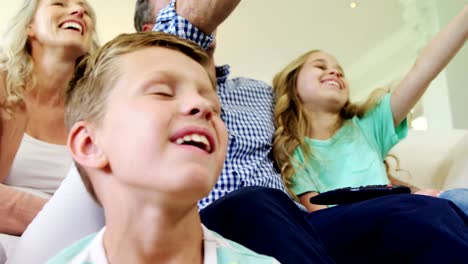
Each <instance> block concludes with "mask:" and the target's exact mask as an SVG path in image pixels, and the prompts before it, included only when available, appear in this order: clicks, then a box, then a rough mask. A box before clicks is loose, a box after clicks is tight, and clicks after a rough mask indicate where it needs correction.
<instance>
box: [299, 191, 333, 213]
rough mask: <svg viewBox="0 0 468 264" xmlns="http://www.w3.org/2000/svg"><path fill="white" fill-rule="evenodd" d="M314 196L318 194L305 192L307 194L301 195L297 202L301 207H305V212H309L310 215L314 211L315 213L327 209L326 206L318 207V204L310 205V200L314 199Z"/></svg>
mask: <svg viewBox="0 0 468 264" xmlns="http://www.w3.org/2000/svg"><path fill="white" fill-rule="evenodd" d="M316 195H318V192H307V193H304V194H301V195H300V196H299V201H300V202H301V204H302V205H304V206H305V208H306V209H307V211H309V212H310V213H312V212H314V211H317V210H320V209H325V208H327V206H326V205H319V204H311V203H310V198H311V197H314V196H316Z"/></svg>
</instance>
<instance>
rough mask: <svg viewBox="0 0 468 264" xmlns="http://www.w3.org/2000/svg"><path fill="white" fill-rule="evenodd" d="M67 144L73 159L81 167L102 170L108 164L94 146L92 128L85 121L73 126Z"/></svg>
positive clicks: (96, 146)
mask: <svg viewBox="0 0 468 264" xmlns="http://www.w3.org/2000/svg"><path fill="white" fill-rule="evenodd" d="M67 144H68V149H69V150H70V152H71V154H72V156H73V159H74V160H75V161H76V162H77V163H78V164H80V165H81V166H83V167H87V168H94V169H103V168H104V167H106V166H107V165H108V164H109V161H108V159H107V156H106V155H105V153H104V152H103V151H102V149H101V148H100V147H99V145H98V144H96V137H95V133H94V131H93V126H91V125H90V124H89V123H87V122H85V121H79V122H77V123H75V124H74V125H73V127H72V128H71V130H70V133H69V135H68V142H67Z"/></svg>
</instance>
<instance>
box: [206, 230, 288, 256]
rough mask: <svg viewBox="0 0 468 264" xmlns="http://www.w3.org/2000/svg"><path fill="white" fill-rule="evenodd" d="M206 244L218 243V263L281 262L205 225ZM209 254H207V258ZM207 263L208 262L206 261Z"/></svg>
mask: <svg viewBox="0 0 468 264" xmlns="http://www.w3.org/2000/svg"><path fill="white" fill-rule="evenodd" d="M203 229H204V230H203V232H204V236H205V238H204V240H205V246H206V245H207V243H213V244H216V256H217V263H218V264H231V263H246V264H249V263H252V264H264V263H265V264H266V263H279V262H278V261H277V260H276V259H274V258H273V257H269V256H266V255H261V254H258V253H256V252H254V251H252V250H250V249H248V248H246V247H244V246H242V245H240V244H238V243H236V242H234V241H231V240H229V239H226V238H224V237H222V236H221V235H219V234H217V233H216V232H214V231H211V230H209V229H207V228H206V227H203ZM205 252H206V251H205ZM207 257H208V256H206V255H205V260H206V258H207ZM205 263H207V262H206V261H205Z"/></svg>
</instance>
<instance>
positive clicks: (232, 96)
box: [153, 0, 286, 209]
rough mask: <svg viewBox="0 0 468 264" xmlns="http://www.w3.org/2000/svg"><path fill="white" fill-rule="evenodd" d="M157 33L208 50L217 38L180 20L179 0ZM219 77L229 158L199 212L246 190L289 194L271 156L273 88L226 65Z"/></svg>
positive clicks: (164, 16) (158, 23) (160, 19)
mask: <svg viewBox="0 0 468 264" xmlns="http://www.w3.org/2000/svg"><path fill="white" fill-rule="evenodd" d="M153 30H154V31H162V32H166V33H169V34H173V35H177V36H179V37H181V38H185V39H189V40H192V41H194V42H196V43H197V44H198V45H200V46H201V47H202V48H204V49H207V48H208V47H209V45H210V44H211V42H212V41H213V38H214V37H213V36H212V35H211V36H208V35H206V34H204V33H203V32H201V31H200V30H199V29H197V28H196V27H195V26H193V25H192V24H191V23H190V22H189V21H188V20H186V19H185V18H183V17H181V16H179V15H177V13H176V11H175V0H173V1H172V2H171V3H170V4H169V5H168V6H167V7H166V8H164V9H162V10H161V11H160V13H159V15H158V18H157V21H156V25H155V27H154V29H153ZM216 77H217V81H218V96H219V98H220V100H221V108H222V111H221V118H222V119H223V120H224V122H225V123H226V126H227V128H228V131H229V140H228V153H227V156H226V161H225V162H224V169H223V171H222V172H221V176H220V178H219V180H218V182H217V183H216V185H215V187H214V188H213V190H212V191H211V193H210V194H209V195H208V196H207V197H205V198H203V199H202V200H200V201H199V202H198V207H199V209H203V208H204V207H206V206H207V205H209V204H210V203H212V202H213V201H215V200H216V199H218V198H220V197H222V196H224V195H225V194H227V193H229V192H231V191H233V190H236V189H238V188H240V187H244V186H264V187H269V188H274V189H279V190H282V191H284V192H285V193H286V190H285V188H284V185H283V183H282V180H281V176H280V174H279V173H278V172H277V171H276V170H275V168H274V165H273V161H272V159H271V157H270V152H271V150H272V137H273V132H274V129H275V126H274V120H273V108H274V94H273V90H272V88H271V87H270V86H269V85H267V84H266V83H264V82H261V81H257V80H252V79H248V78H235V79H230V78H229V66H227V65H225V66H222V67H217V68H216Z"/></svg>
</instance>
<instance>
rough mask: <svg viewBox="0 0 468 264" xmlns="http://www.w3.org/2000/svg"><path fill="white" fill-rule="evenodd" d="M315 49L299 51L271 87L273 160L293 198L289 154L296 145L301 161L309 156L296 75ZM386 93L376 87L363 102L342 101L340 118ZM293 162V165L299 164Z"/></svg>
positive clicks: (364, 110) (306, 124)
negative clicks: (273, 92)
mask: <svg viewBox="0 0 468 264" xmlns="http://www.w3.org/2000/svg"><path fill="white" fill-rule="evenodd" d="M317 52H322V51H320V50H311V51H308V52H306V53H304V54H302V55H301V56H299V57H298V58H296V59H295V60H293V61H292V62H291V63H289V64H288V65H287V66H286V67H285V68H284V69H283V70H282V71H280V72H279V73H278V74H276V75H275V77H274V78H273V89H274V91H275V96H276V105H275V109H274V118H275V127H276V129H275V133H274V139H273V160H274V161H275V163H276V166H277V167H278V169H279V170H280V172H281V176H282V179H283V182H284V184H285V186H286V188H287V190H288V192H289V193H290V194H291V196H292V197H294V198H295V199H296V200H299V199H298V197H297V196H296V195H295V194H294V193H293V192H292V190H291V184H292V183H291V178H292V177H293V176H294V174H295V169H294V166H293V162H294V161H295V160H293V159H294V158H293V155H292V154H293V152H294V150H295V149H296V148H298V147H299V148H300V149H301V150H302V152H303V153H304V157H305V160H304V162H303V164H305V163H307V162H309V161H310V159H311V158H312V157H313V153H312V149H311V148H310V146H309V145H307V144H306V143H305V138H306V137H307V136H308V135H309V134H310V127H311V120H310V117H309V115H307V113H306V111H305V108H304V106H303V105H302V102H301V100H300V98H299V96H298V95H297V87H296V86H297V77H298V75H299V72H300V71H301V69H302V67H303V66H304V64H305V63H306V62H307V59H308V58H309V56H310V55H312V54H314V53H317ZM386 93H387V91H386V90H384V89H376V90H375V91H374V92H373V93H372V94H371V95H370V96H369V98H368V99H367V100H366V101H365V102H364V103H363V104H353V103H351V102H350V101H348V102H346V104H345V106H344V107H343V109H341V111H340V116H341V118H342V119H343V120H347V119H351V118H353V117H354V116H357V117H362V116H364V115H365V114H366V113H367V111H369V110H370V109H372V108H373V107H375V105H376V104H377V103H378V102H379V101H380V99H381V98H382V96H383V95H384V94H386ZM296 163H297V162H295V165H300V164H296ZM300 166H302V165H300ZM296 167H297V166H296ZM312 180H314V179H312ZM317 186H318V185H317Z"/></svg>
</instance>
